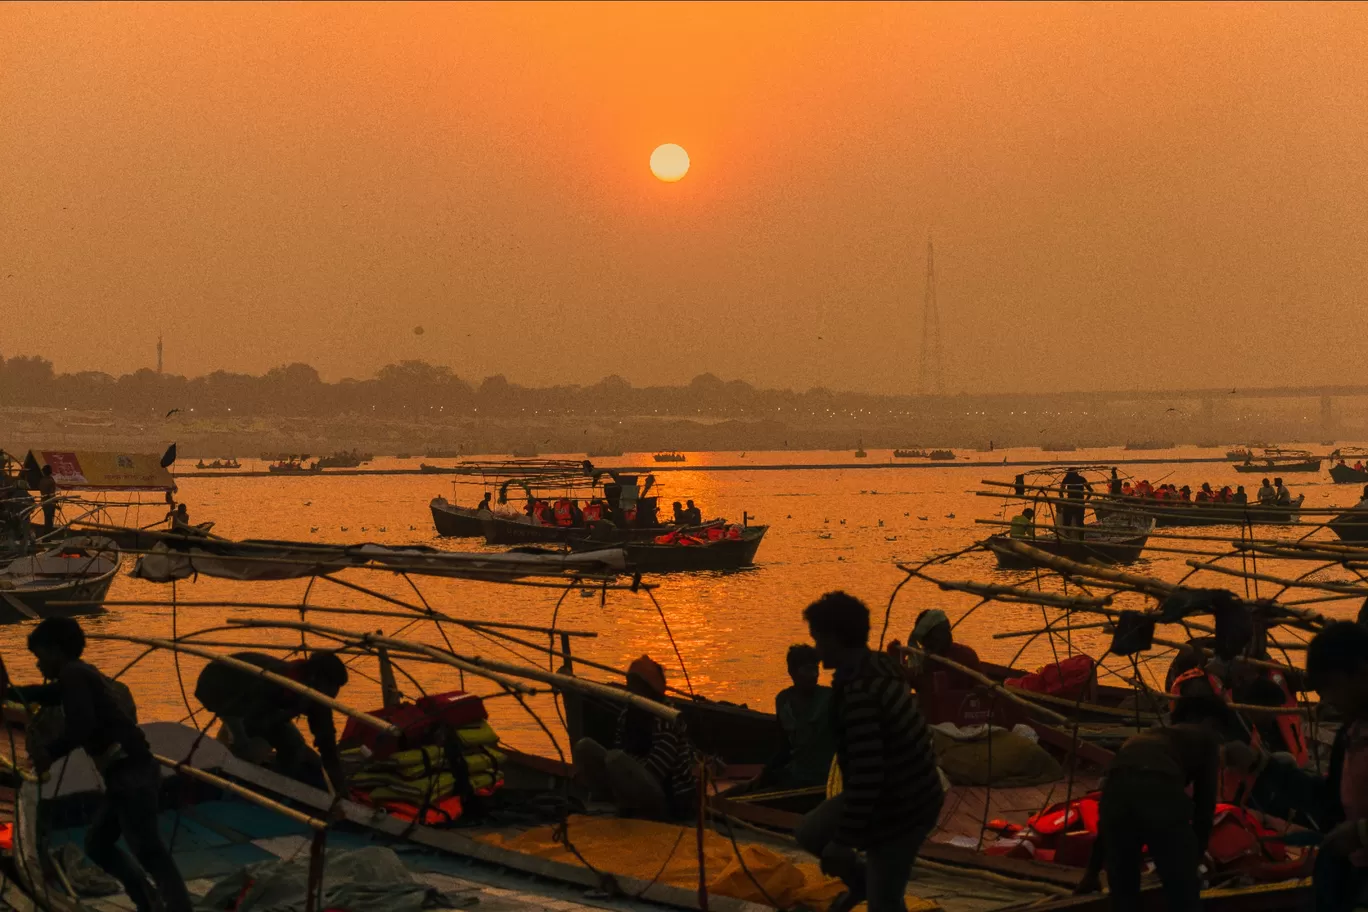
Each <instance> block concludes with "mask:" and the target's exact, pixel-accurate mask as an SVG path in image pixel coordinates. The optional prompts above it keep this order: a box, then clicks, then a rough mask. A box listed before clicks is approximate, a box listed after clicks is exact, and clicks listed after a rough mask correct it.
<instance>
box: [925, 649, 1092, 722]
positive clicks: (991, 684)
mask: <svg viewBox="0 0 1368 912" xmlns="http://www.w3.org/2000/svg"><path fill="white" fill-rule="evenodd" d="M898 649H899V651H901V652H905V653H907V654H908V655H915V656H921V657H922V658H926V659H931V660H932V661H934V662H939V663H940V664H942V665H945V666H946V667H948V668H952V669H954V670H955V671H958V672H960V673H961V674H963V675H966V676H967V677H970V678H973V679H974V680H975V681H978V682H979V683H980V684H983V685H984V686H986V687H988V688H989V689H990V690H994V691H996V692H998V693H1000V694H1002V695H1003V696H1004V697H1006V698H1007V699H1008V700H1011V701H1012V702H1013V703H1015V704H1017V705H1018V706H1020V707H1022V708H1023V709H1027V710H1029V711H1031V712H1033V713H1036V714H1037V715H1041V716H1044V717H1045V718H1047V719H1050V720H1052V721H1054V722H1058V723H1061V724H1066V725H1067V724H1068V722H1069V720H1068V719H1066V718H1065V717H1064V716H1061V715H1060V714H1059V713H1057V712H1055V711H1054V710H1052V709H1046V708H1045V707H1043V706H1040V705H1039V704H1036V703H1033V702H1031V701H1030V700H1028V699H1026V698H1025V697H1022V696H1020V695H1018V694H1016V693H1014V692H1013V691H1012V690H1011V689H1009V688H1007V687H1005V686H1003V685H1002V684H999V683H998V682H997V681H994V680H993V679H992V678H990V677H988V676H987V675H985V674H983V673H982V672H979V671H975V670H974V669H972V668H966V667H964V666H963V665H961V664H960V663H959V662H956V661H954V660H953V659H947V658H946V657H945V656H942V655H936V654H935V653H934V652H927V651H926V650H924V649H918V648H917V647H915V646H900V647H898ZM1033 696H1034V695H1033Z"/></svg>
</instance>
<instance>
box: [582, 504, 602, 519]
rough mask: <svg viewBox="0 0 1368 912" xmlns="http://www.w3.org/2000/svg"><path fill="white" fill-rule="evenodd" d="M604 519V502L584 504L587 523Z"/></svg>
mask: <svg viewBox="0 0 1368 912" xmlns="http://www.w3.org/2000/svg"><path fill="white" fill-rule="evenodd" d="M601 519H603V504H601V503H587V504H585V505H584V521H585V522H586V523H592V522H598V521H599V520H601Z"/></svg>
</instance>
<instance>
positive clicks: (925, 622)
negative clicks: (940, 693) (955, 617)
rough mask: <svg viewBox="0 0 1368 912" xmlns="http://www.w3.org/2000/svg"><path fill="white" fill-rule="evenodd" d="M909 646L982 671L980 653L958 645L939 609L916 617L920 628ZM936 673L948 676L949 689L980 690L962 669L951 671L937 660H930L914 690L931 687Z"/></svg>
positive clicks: (929, 610) (932, 609)
mask: <svg viewBox="0 0 1368 912" xmlns="http://www.w3.org/2000/svg"><path fill="white" fill-rule="evenodd" d="M907 642H908V645H910V646H916V647H918V648H920V649H921V650H923V651H924V652H927V653H929V654H931V655H937V656H942V657H944V658H947V659H949V660H950V661H952V662H954V663H956V664H958V665H963V666H964V667H965V668H968V669H969V670H971V671H979V670H980V668H979V657H978V653H977V652H975V651H974V650H973V648H972V647H970V646H966V645H964V644H963V643H956V642H955V635H954V632H953V631H952V630H951V628H950V618H948V617H947V616H946V614H945V612H944V611H941V610H940V609H939V608H929V609H927V610H926V611H923V612H922V613H921V614H919V615H917V625H916V626H915V627H913V628H912V634H911V635H910V636H909V637H908V638H907ZM937 672H940V673H943V674H945V675H946V686H947V687H949V688H950V689H951V690H972V689H974V688H975V687H978V686H980V682H979V681H978V680H977V679H976V678H973V677H971V676H969V675H967V674H965V673H964V672H962V671H960V670H959V669H957V668H951V667H950V666H949V665H944V664H942V663H940V662H937V661H936V660H935V659H927V660H926V661H925V662H924V663H923V665H922V667H921V671H920V673H918V674H917V675H915V676H914V678H913V681H912V684H913V687H914V689H916V690H917V691H921V690H924V689H926V688H928V687H930V686H931V680H930V676H931V675H933V674H935V673H937Z"/></svg>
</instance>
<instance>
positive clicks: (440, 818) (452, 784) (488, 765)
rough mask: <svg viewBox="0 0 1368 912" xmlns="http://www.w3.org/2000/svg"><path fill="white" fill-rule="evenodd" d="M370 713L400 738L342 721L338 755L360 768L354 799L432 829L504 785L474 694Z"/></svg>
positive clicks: (499, 757)
mask: <svg viewBox="0 0 1368 912" xmlns="http://www.w3.org/2000/svg"><path fill="white" fill-rule="evenodd" d="M372 715H375V716H378V717H380V718H382V719H385V720H386V721H388V722H392V723H393V724H395V725H397V726H398V727H399V728H400V730H401V732H402V733H401V734H400V735H399V736H398V737H397V738H396V737H394V736H391V735H387V734H385V733H382V732H377V731H375V729H373V728H370V727H369V726H363V725H360V724H359V723H357V722H356V720H354V719H353V720H349V721H348V723H347V727H346V730H344V732H343V734H342V744H343V745H345V746H346V747H345V749H344V750H343V751H342V758H343V761H344V762H346V763H348V764H349V765H351V766H354V767H359V769H357V771H356V772H353V773H352V774H351V777H350V778H351V784H352V797H353V798H355V799H357V800H359V801H363V802H365V803H368V804H372V805H375V806H378V807H383V808H385V809H386V810H387V811H388V812H389V813H390V815H391V816H394V817H398V818H400V819H403V820H410V821H416V822H419V823H423V824H425V825H428V826H439V825H442V824H447V823H453V822H455V821H456V820H458V819H460V817H461V815H462V814H463V813H464V812H465V811H466V810H468V808H469V806H470V804H469V803H470V801H471V800H472V799H476V798H487V797H489V796H492V795H493V794H494V793H495V792H496V791H497V790H498V789H499V788H501V787H502V786H503V771H502V770H503V764H504V760H505V755H504V754H503V752H501V751H500V750H499V749H498V744H499V736H498V734H497V733H496V732H495V731H494V729H493V728H492V727H491V726H490V724H489V720H488V714H487V713H486V711H485V708H484V703H483V701H482V700H480V698H479V697H477V696H475V695H474V694H467V693H463V692H461V691H452V692H451V693H446V694H434V695H430V696H427V697H423V698H422V699H420V700H418V701H417V702H415V703H411V704H401V705H400V706H396V707H390V708H387V709H380V710H376V711H375V712H373V713H372Z"/></svg>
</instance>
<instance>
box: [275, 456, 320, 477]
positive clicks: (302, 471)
mask: <svg viewBox="0 0 1368 912" xmlns="http://www.w3.org/2000/svg"><path fill="white" fill-rule="evenodd" d="M308 458H309V457H307V456H282V457H280V459H278V460H277V461H275V462H273V463H271V464H270V465H268V466H267V467H266V471H268V472H270V473H271V474H272V475H313V474H317V473H318V472H321V471H323V467H322V466H321V465H319V464H318V461H317V460H315V461H314V462H313V463H311V464H309V465H305V464H304V460H306V459H308Z"/></svg>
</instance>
